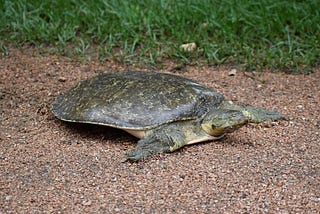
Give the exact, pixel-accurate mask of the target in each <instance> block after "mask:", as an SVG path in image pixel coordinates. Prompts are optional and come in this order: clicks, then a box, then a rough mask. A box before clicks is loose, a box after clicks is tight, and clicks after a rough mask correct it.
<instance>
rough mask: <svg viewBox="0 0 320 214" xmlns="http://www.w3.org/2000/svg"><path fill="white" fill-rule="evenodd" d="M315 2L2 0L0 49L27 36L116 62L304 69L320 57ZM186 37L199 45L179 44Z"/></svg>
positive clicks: (44, 44)
mask: <svg viewBox="0 0 320 214" xmlns="http://www.w3.org/2000/svg"><path fill="white" fill-rule="evenodd" d="M319 8H320V1H319V0H304V1H301V0H300V1H299V0H287V1H285V0H261V1H257V0H252V1H250V0H171V1H170V0H139V1H134V0H124V1H119V0H92V1H87V0H55V1H51V0H28V1H27V0H15V1H12V0H0V46H1V49H0V50H5V49H6V48H5V45H4V44H7V43H13V44H16V45H24V44H33V45H36V46H42V47H54V48H55V49H56V50H58V51H59V53H61V54H75V55H90V54H92V52H93V51H94V52H95V53H98V55H99V58H100V59H104V58H105V57H113V58H114V59H116V60H119V61H122V62H132V61H140V62H146V63H154V64H156V63H159V62H161V61H162V60H164V59H168V58H169V59H174V60H181V61H183V62H186V63H196V62H201V63H208V64H222V63H232V64H237V65H242V66H243V67H245V68H247V69H257V70H259V69H265V68H270V69H273V70H285V71H289V72H290V71H291V72H296V71H298V72H305V71H306V70H307V69H310V68H311V67H313V66H318V65H319V64H320V9H319ZM188 42H195V43H196V44H197V46H198V48H197V50H196V51H194V52H191V53H190V52H184V51H182V50H181V49H180V48H179V47H180V45H181V44H183V43H188ZM1 43H2V44H1Z"/></svg>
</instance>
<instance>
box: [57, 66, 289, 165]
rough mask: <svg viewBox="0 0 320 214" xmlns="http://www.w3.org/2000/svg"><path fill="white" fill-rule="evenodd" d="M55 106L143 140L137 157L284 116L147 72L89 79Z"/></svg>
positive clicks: (132, 155) (68, 117) (74, 118)
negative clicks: (248, 124)
mask: <svg viewBox="0 0 320 214" xmlns="http://www.w3.org/2000/svg"><path fill="white" fill-rule="evenodd" d="M51 110H52V112H53V114H54V115H55V116H56V117H57V118H59V119H61V120H64V121H69V122H80V123H91V124H99V125H105V126H111V127H114V128H119V129H123V130H125V131H127V132H128V133H130V134H132V135H134V136H136V137H137V138H140V140H139V141H138V145H137V147H136V148H135V149H134V150H133V151H131V152H129V153H127V158H128V159H129V160H134V161H135V160H140V159H143V158H145V157H147V156H149V155H151V154H154V153H157V152H172V151H175V150H177V149H178V148H180V147H182V146H184V145H188V144H194V143H197V142H202V141H208V140H215V139H219V138H221V137H223V136H224V134H226V133H229V132H233V131H234V130H236V129H238V128H240V127H242V126H243V125H245V124H247V123H248V122H254V123H260V122H264V121H268V120H269V121H274V120H279V119H283V118H284V116H282V115H281V114H279V113H278V112H276V111H270V110H266V109H263V108H258V107H253V106H249V105H236V104H233V103H231V102H228V101H226V100H225V99H224V96H223V95H222V94H220V93H218V92H216V91H214V90H212V89H209V88H208V87H206V86H204V85H201V84H199V83H197V82H194V81H192V80H189V79H186V78H183V77H180V76H175V75H171V74H165V73H156V72H141V71H126V72H114V73H109V74H100V75H98V76H95V77H93V78H90V79H87V80H84V81H82V82H80V83H79V84H77V85H76V86H75V87H73V88H71V89H70V90H69V91H67V92H66V93H65V94H63V95H60V96H58V97H57V98H56V100H55V101H54V102H53V105H52V109H51Z"/></svg>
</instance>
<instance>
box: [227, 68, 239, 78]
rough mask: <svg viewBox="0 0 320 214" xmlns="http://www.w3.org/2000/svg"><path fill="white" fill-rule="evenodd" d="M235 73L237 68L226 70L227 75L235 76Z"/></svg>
mask: <svg viewBox="0 0 320 214" xmlns="http://www.w3.org/2000/svg"><path fill="white" fill-rule="evenodd" d="M236 74H237V69H235V68H234V69H231V70H230V71H229V72H228V75H229V76H235V75H236Z"/></svg>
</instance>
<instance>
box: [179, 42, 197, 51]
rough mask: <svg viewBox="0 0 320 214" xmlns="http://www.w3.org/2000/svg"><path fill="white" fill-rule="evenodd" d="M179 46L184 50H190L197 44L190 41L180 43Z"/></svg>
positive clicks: (193, 49)
mask: <svg viewBox="0 0 320 214" xmlns="http://www.w3.org/2000/svg"><path fill="white" fill-rule="evenodd" d="M180 48H181V49H183V50H184V51H187V52H192V51H195V50H196V48H197V45H196V43H194V42H191V43H186V44H183V45H181V46H180Z"/></svg>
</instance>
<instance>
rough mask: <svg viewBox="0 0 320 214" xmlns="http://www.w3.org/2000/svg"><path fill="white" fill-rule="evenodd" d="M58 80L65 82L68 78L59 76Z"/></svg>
mask: <svg viewBox="0 0 320 214" xmlns="http://www.w3.org/2000/svg"><path fill="white" fill-rule="evenodd" d="M58 81H59V82H65V81H67V78H65V77H59V78H58Z"/></svg>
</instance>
